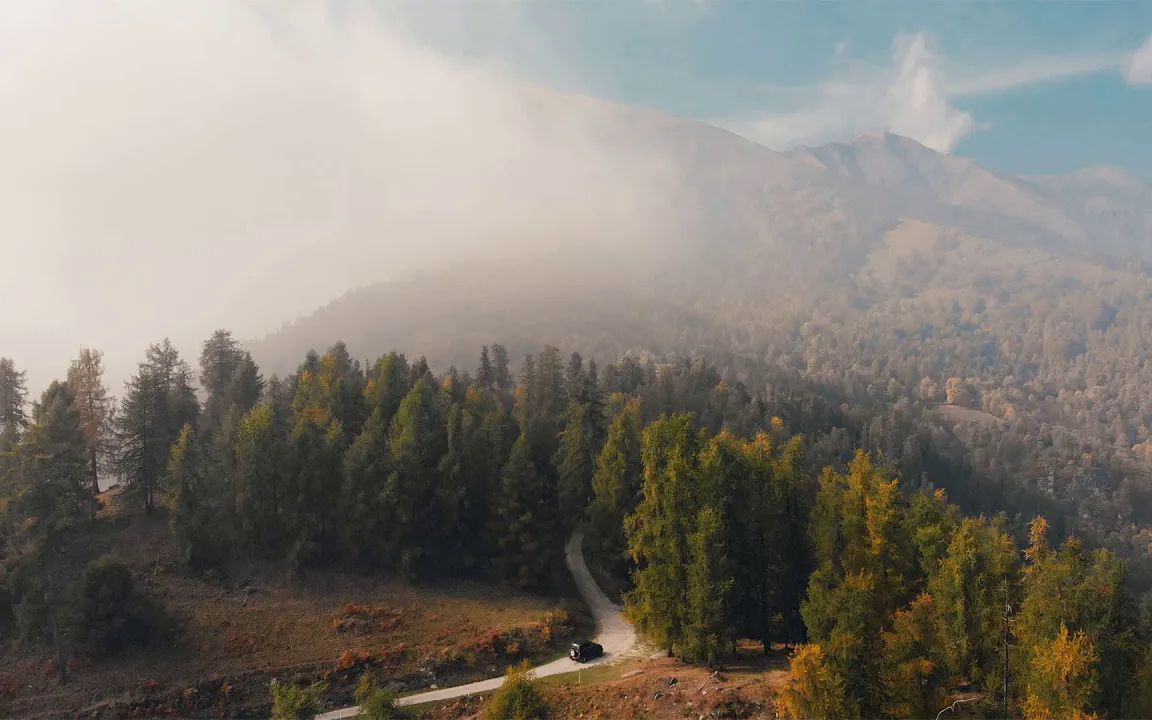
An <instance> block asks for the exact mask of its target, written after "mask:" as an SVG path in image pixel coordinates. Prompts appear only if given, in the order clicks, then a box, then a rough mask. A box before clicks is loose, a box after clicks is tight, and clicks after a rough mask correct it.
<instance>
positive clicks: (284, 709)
mask: <svg viewBox="0 0 1152 720" xmlns="http://www.w3.org/2000/svg"><path fill="white" fill-rule="evenodd" d="M269 690H270V691H271V692H272V720H311V718H312V717H313V716H315V715H316V714H317V713H319V712H320V701H321V700H322V699H323V698H324V695H325V693H327V692H328V686H327V685H325V684H324V683H312V684H311V685H308V686H307V687H301V686H299V685H293V684H292V683H281V682H279V681H276V680H273V681H272V684H271V685H269Z"/></svg>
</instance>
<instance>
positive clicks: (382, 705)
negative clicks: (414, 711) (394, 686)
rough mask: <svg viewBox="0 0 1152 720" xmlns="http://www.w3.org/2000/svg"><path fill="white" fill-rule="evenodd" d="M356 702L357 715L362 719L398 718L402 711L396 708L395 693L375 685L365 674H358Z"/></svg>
mask: <svg viewBox="0 0 1152 720" xmlns="http://www.w3.org/2000/svg"><path fill="white" fill-rule="evenodd" d="M356 704H357V705H359V706H360V715H359V716H358V717H360V718H364V720H399V719H400V718H403V717H405V715H404V713H402V712H401V711H400V710H398V709H396V693H394V692H392V691H390V690H384V689H383V688H380V687H377V686H376V682H375V681H374V680H373V679H372V678H371V677H369V676H368V675H367V674H365V675H361V676H360V683H359V684H358V685H357V686H356Z"/></svg>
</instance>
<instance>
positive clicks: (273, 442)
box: [235, 383, 292, 554]
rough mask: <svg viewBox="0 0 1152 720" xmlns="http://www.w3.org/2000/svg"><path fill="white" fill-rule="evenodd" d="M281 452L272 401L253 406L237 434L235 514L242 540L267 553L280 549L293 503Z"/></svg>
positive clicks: (279, 432) (278, 430)
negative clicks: (289, 496)
mask: <svg viewBox="0 0 1152 720" xmlns="http://www.w3.org/2000/svg"><path fill="white" fill-rule="evenodd" d="M276 385H277V383H273V384H272V386H271V387H272V388H274V387H275V386H276ZM270 394H271V393H270ZM284 452H285V447H284V443H283V439H282V435H281V428H280V427H278V423H277V420H276V413H275V409H274V407H273V405H272V404H264V405H257V406H256V407H254V408H252V410H250V411H249V412H248V414H246V415H245V416H244V418H243V419H242V420H241V422H240V431H239V433H238V434H237V438H236V447H235V455H236V510H237V513H236V514H237V519H238V523H239V528H240V531H241V535H242V536H243V538H244V541H245V543H246V544H247V545H248V546H249V547H250V548H253V549H256V550H258V551H260V552H263V553H266V554H271V553H272V552H273V551H275V550H278V549H282V547H283V545H284V541H285V537H284V532H285V529H286V528H285V524H286V521H287V520H288V518H289V515H288V510H289V508H290V507H292V506H291V505H290V503H289V498H288V487H287V481H286V478H285V477H284V466H283V460H282V458H283V455H284Z"/></svg>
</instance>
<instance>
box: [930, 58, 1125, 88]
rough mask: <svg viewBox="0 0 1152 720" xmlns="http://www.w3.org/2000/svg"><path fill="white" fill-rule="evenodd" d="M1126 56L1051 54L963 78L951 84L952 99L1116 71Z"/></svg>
mask: <svg viewBox="0 0 1152 720" xmlns="http://www.w3.org/2000/svg"><path fill="white" fill-rule="evenodd" d="M1125 60H1126V56H1125V55H1124V54H1122V53H1095V54H1083V55H1049V56H1045V57H1040V58H1033V59H1030V60H1026V61H1024V62H1022V63H1019V64H1017V65H1012V66H1009V67H1006V68H1002V69H994V70H988V71H984V72H981V73H978V74H975V75H969V76H967V77H964V76H962V77H960V78H958V79H956V80H953V81H951V82H949V83H948V94H949V96H951V97H970V96H976V95H993V94H996V93H1001V92H1010V91H1012V90H1016V89H1019V88H1022V87H1027V86H1030V85H1043V84H1045V83H1053V82H1059V81H1061V80H1070V79H1072V78H1078V77H1086V76H1089V75H1098V74H1100V73H1104V72H1113V71H1115V70H1117V69H1118V68H1120V67H1121V66H1122V65H1123V63H1124V61H1125Z"/></svg>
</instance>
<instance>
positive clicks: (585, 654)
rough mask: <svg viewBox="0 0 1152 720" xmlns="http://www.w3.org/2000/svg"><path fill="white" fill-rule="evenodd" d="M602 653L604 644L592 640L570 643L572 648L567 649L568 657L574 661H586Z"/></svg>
mask: <svg viewBox="0 0 1152 720" xmlns="http://www.w3.org/2000/svg"><path fill="white" fill-rule="evenodd" d="M603 654H604V646H603V645H601V644H600V643H594V642H581V643H572V649H571V650H569V651H568V657H570V658H572V659H573V660H575V661H576V662H588V661H589V660H592V659H593V658H598V657H600V656H601V655H603Z"/></svg>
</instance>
